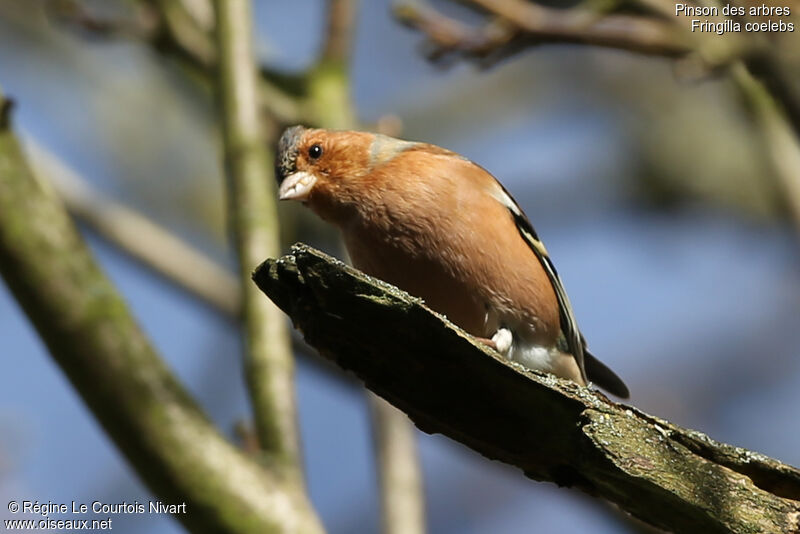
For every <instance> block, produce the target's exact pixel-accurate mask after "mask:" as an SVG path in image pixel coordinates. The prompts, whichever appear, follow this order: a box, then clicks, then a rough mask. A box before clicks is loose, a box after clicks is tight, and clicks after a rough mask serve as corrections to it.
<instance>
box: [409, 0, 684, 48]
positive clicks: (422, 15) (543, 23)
mask: <svg viewBox="0 0 800 534" xmlns="http://www.w3.org/2000/svg"><path fill="white" fill-rule="evenodd" d="M470 3H471V4H473V5H475V6H478V7H480V8H482V9H484V10H486V11H487V12H488V13H490V14H491V15H493V16H494V17H499V19H495V20H493V21H491V22H490V23H488V24H487V25H485V26H484V27H483V28H480V29H474V28H469V27H467V26H466V25H465V24H464V23H462V22H459V21H457V20H455V19H452V18H450V17H446V16H445V15H442V14H441V13H439V12H438V11H436V10H434V9H433V8H431V7H430V6H428V5H427V4H425V3H420V2H401V3H399V4H397V5H396V8H395V15H396V16H397V17H398V19H399V20H400V21H401V22H403V23H405V24H407V25H409V26H412V27H415V28H417V29H419V30H420V31H422V32H423V33H425V34H426V35H427V37H428V39H429V40H430V41H431V43H433V44H434V45H436V46H437V47H439V48H440V49H441V52H440V53H439V54H438V55H441V53H444V52H448V51H454V52H458V53H460V54H462V55H464V56H467V57H476V58H477V59H481V60H485V59H487V58H500V57H505V56H506V55H509V54H511V53H514V52H517V51H519V50H521V49H522V48H525V47H529V46H536V45H540V44H545V43H575V44H585V45H594V46H602V47H608V48H617V49H621V50H629V51H634V52H637V53H640V54H647V55H658V56H672V57H674V56H681V55H683V54H685V53H687V52H689V51H690V50H691V46H690V42H689V41H688V39H687V37H686V34H685V32H683V31H681V30H679V29H678V28H677V26H676V25H674V24H671V23H670V22H668V21H665V20H662V19H661V18H655V17H646V16H636V15H624V14H603V13H596V12H591V11H587V10H585V9H580V8H575V9H558V8H550V7H544V6H541V5H538V4H536V3H533V2H525V1H522V0H471V1H470ZM438 55H437V57H438Z"/></svg>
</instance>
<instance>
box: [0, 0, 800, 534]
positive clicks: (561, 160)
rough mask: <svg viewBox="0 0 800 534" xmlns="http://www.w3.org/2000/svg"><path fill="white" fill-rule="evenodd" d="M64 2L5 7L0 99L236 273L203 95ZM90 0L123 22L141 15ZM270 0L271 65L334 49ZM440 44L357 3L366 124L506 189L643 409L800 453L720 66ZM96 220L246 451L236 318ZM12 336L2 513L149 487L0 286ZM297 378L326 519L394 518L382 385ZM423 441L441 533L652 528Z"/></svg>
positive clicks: (30, 1) (781, 295)
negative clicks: (439, 57)
mask: <svg viewBox="0 0 800 534" xmlns="http://www.w3.org/2000/svg"><path fill="white" fill-rule="evenodd" d="M48 4H50V3H49V2H46V1H43V0H27V1H19V0H17V1H14V0H0V87H2V88H3V91H4V93H5V94H6V95H8V96H10V97H12V98H13V99H14V100H15V102H16V108H15V114H14V122H15V127H16V130H17V132H18V133H20V134H21V136H22V137H23V139H24V140H25V141H26V142H28V143H29V144H30V143H35V144H37V145H39V146H41V147H44V148H45V149H47V150H48V151H50V152H51V153H52V154H54V155H55V156H57V157H58V158H59V159H60V160H62V161H63V163H64V165H66V166H67V167H69V168H71V169H72V170H74V171H75V173H77V174H78V175H79V176H80V177H82V178H83V179H84V180H85V181H86V182H88V183H89V184H90V185H91V187H92V188H94V189H95V190H96V191H98V192H99V193H102V194H103V195H105V196H107V197H108V198H110V199H114V200H115V201H117V202H119V203H121V204H123V205H125V206H128V207H130V208H133V209H135V210H137V211H138V212H141V213H143V214H145V215H146V216H148V217H150V218H151V219H152V220H154V221H156V222H158V223H159V224H160V225H163V226H165V227H167V228H168V229H170V230H171V231H172V232H174V233H175V234H177V235H178V236H180V237H181V238H182V239H184V240H185V241H187V242H188V243H190V244H192V245H193V246H194V247H196V248H198V249H200V250H201V251H203V252H205V253H206V254H208V255H209V256H211V257H212V258H214V259H215V260H216V261H217V262H219V263H221V264H223V265H227V266H229V267H232V266H233V262H232V256H231V251H230V250H229V248H228V246H227V244H226V242H227V235H228V234H227V230H226V224H225V215H224V211H225V205H224V189H223V187H224V179H223V175H222V167H221V163H220V154H221V149H220V139H219V132H218V127H217V124H216V115H215V113H214V101H213V98H212V95H211V90H210V88H209V87H207V86H206V85H204V84H203V83H202V82H200V81H198V80H197V79H196V77H193V75H192V73H191V72H189V71H187V70H186V69H185V68H183V67H182V66H181V65H180V64H179V63H178V62H176V61H175V60H174V59H172V58H170V57H168V56H165V55H164V54H162V53H160V52H159V50H158V49H157V48H156V47H154V46H152V44H151V43H149V42H146V41H143V40H141V39H137V38H136V37H135V36H133V37H132V36H129V35H123V36H122V37H118V36H108V35H98V32H94V31H92V30H91V29H87V28H85V27H80V26H79V25H75V24H73V23H71V22H69V21H67V22H65V21H64V20H63V19H62V17H60V16H57V15H54V14H53V7H52V5H48ZM86 4H88V5H89V7H90V8H91V9H92V10H93V11H92V12H93V13H95V14H101V15H103V16H106V17H109V18H114V17H117V16H120V14H124V13H125V12H126V11H125V10H126V9H127V7H126V2H121V1H120V2H116V1H115V2H87V3H86ZM435 4H436V5H437V6H438V7H439V8H440V9H441V10H442V11H443V12H446V13H450V14H453V15H454V16H455V15H459V16H464V17H466V18H467V19H469V17H471V16H472V15H473V14H471V13H467V12H463V13H462V11H461V10H460V9H459V6H453V5H452V4H449V3H447V2H439V3H435ZM254 9H255V13H254V21H253V22H254V25H255V35H256V39H257V51H258V56H259V60H260V61H261V62H263V63H264V64H267V65H270V66H271V67H273V68H276V69H280V70H285V71H288V72H292V71H301V70H303V69H305V68H307V67H308V66H309V65H310V64H311V63H312V62H313V61H314V60H315V58H316V56H317V53H318V50H319V47H320V36H321V35H322V33H323V27H324V24H325V4H324V2H322V1H311V0H306V1H299V2H280V1H276V0H272V1H266V0H262V1H256V2H254ZM422 40H423V36H421V35H420V33H419V32H417V31H415V30H413V29H410V28H407V27H404V26H403V25H401V24H399V23H398V21H397V20H396V19H395V18H394V17H393V16H392V12H391V9H390V5H389V4H388V3H387V2H366V1H365V2H361V3H360V6H359V10H358V16H357V23H356V26H355V40H354V46H353V51H352V61H351V65H350V85H351V94H352V99H353V104H354V108H355V111H356V112H357V115H358V117H359V119H360V120H361V121H363V122H364V123H365V124H375V123H377V122H378V121H380V120H381V119H382V118H383V119H384V121H385V120H386V117H387V116H390V117H391V118H390V119H389V120H390V121H391V122H392V124H395V125H399V124H402V133H401V135H402V136H403V137H405V138H408V139H413V140H422V141H427V142H431V143H435V144H438V145H441V146H444V147H447V148H450V149H452V150H455V151H457V152H460V153H461V154H464V155H465V156H467V157H469V158H470V159H472V160H474V161H476V162H478V163H479V164H481V165H482V166H484V167H485V168H487V169H489V170H490V171H491V172H492V173H493V174H494V175H495V176H496V177H498V178H499V179H500V180H501V181H502V182H503V183H504V184H505V185H506V187H507V188H508V189H509V190H510V191H511V192H512V194H513V195H514V196H515V198H516V199H517V201H518V202H519V204H520V205H521V206H522V207H523V209H524V210H525V211H526V212H527V213H528V215H529V217H530V219H531V220H532V222H533V223H534V225H535V226H536V228H537V230H538V233H539V235H540V236H542V238H543V239H544V241H545V242H546V244H547V246H548V248H549V250H550V253H551V255H552V257H553V259H554V262H555V263H556V265H557V267H558V269H559V272H560V274H561V276H562V278H563V280H564V283H565V286H566V288H567V290H568V292H569V294H570V297H571V300H572V303H573V305H574V308H575V311H576V315H577V318H578V321H579V323H580V325H581V329H582V331H583V333H584V334H585V336H586V338H587V340H588V341H589V344H590V346H591V348H592V351H593V352H594V353H595V354H597V355H598V356H599V357H601V359H602V360H603V361H604V362H606V363H608V364H609V365H610V366H611V367H612V368H613V369H614V370H616V371H617V372H618V373H619V374H620V376H622V377H623V378H624V379H625V380H626V382H627V383H628V385H629V386H630V389H631V392H632V398H631V403H632V404H634V405H636V406H637V407H639V408H641V409H642V410H644V411H646V412H650V413H653V414H655V415H658V416H660V417H663V418H666V419H668V420H670V421H672V422H674V423H677V424H680V425H683V426H688V427H691V428H696V429H699V430H702V431H703V432H706V433H708V434H709V435H710V436H711V437H713V438H715V439H717V440H720V441H724V442H728V443H731V444H734V445H738V446H742V447H746V448H749V449H753V450H756V451H759V452H762V453H765V454H767V455H770V456H773V457H776V458H777V459H779V460H781V461H784V462H786V463H789V464H793V465H800V424H798V411H797V407H798V406H800V388H798V387H797V384H798V382H800V328H798V320H799V319H800V270H799V269H798V266H799V265H800V257H798V233H797V227H796V225H795V223H794V222H793V220H792V218H791V216H790V209H789V206H790V199H787V193H786V189H785V187H784V185H782V182H781V179H780V178H779V177H778V176H777V174H776V171H775V168H776V167H775V164H774V161H772V160H771V156H770V153H769V150H767V149H766V145H765V138H764V136H763V131H762V130H761V129H759V127H758V123H757V121H755V120H754V117H753V115H752V114H751V113H750V111H751V110H750V108H749V107H748V105H747V103H746V102H744V101H743V95H742V93H741V91H740V90H739V89H738V88H737V87H736V86H735V85H734V84H733V83H732V82H731V81H730V79H729V78H727V77H721V76H704V77H702V78H697V77H693V76H685V75H683V74H682V73H681V72H680V69H679V68H677V67H676V63H675V62H674V61H673V60H670V59H665V58H661V57H646V56H641V55H637V54H633V53H629V52H625V51H618V50H604V49H598V48H591V47H578V46H574V45H557V46H544V47H540V48H534V49H531V50H529V51H527V52H525V53H521V54H518V55H515V56H513V57H511V58H509V59H507V60H505V61H502V62H500V63H499V64H497V65H493V66H492V67H491V68H487V69H482V68H479V67H476V66H475V65H473V64H469V63H467V62H462V61H452V62H450V64H448V65H445V66H443V65H442V64H441V63H433V62H431V61H429V60H428V59H427V58H426V55H425V53H424V52H425V50H421V47H420V46H421V42H422ZM797 49H798V50H800V47H797ZM798 71H799V72H800V69H799V70H798ZM795 170H796V169H795ZM794 177H795V178H796V179H800V175H797V174H795V175H794ZM282 210H284V211H283V212H282V216H283V217H285V218H286V219H287V220H293V221H295V222H296V224H295V225H294V228H296V231H295V232H293V233H292V235H290V236H287V242H286V244H285V248H286V249H288V246H289V245H290V244H291V243H290V242H289V241H294V240H304V241H308V242H312V243H314V244H315V245H316V246H319V247H320V248H323V249H325V250H327V251H328V252H331V253H333V254H338V253H339V246H338V244H337V242H336V241H335V235H334V234H332V232H330V231H329V230H326V229H324V228H320V227H319V225H318V224H317V223H316V222H315V221H314V217H313V215H312V214H310V213H306V212H304V211H303V210H302V209H301V208H298V207H288V208H287V207H284V206H282ZM82 230H83V231H84V234H85V236H86V238H87V239H88V241H89V243H90V244H91V246H92V248H93V251H94V253H95V254H96V256H97V257H98V259H99V260H100V262H101V263H102V265H103V266H104V268H105V269H106V271H107V273H108V274H109V276H110V277H111V278H112V280H113V281H114V282H115V283H116V284H117V286H118V288H119V289H120V290H121V291H122V292H123V294H124V295H125V296H126V298H127V300H128V302H129V303H130V306H131V307H132V309H133V311H134V313H135V314H136V316H137V318H138V320H139V322H140V324H141V325H142V327H143V328H144V330H145V331H146V332H147V334H148V335H149V336H150V337H151V339H152V340H153V342H154V344H155V345H156V346H157V347H158V348H159V349H160V351H161V354H162V355H163V356H164V357H165V358H166V359H167V360H168V362H169V365H170V366H171V368H172V369H173V370H174V371H175V373H176V374H177V375H178V376H179V377H180V379H181V380H182V381H183V382H184V383H185V384H186V386H187V387H188V388H189V389H190V391H191V392H192V393H193V394H194V395H195V396H196V398H197V399H198V400H199V402H200V403H201V404H202V406H203V407H204V409H205V410H207V412H208V413H209V414H210V415H211V417H212V418H213V420H214V421H215V423H216V424H217V425H218V426H219V428H221V429H222V431H223V432H225V433H226V434H227V435H229V436H230V437H231V438H232V439H236V437H235V432H234V428H235V426H236V424H237V422H239V421H241V420H243V419H245V418H246V417H247V414H248V406H247V400H246V396H245V391H244V387H243V381H242V368H241V360H240V357H239V351H240V342H239V338H238V331H237V328H236V326H235V324H234V322H233V321H231V320H230V319H228V318H226V317H225V316H224V315H221V314H220V313H218V311H216V310H214V309H213V308H212V307H210V306H208V305H206V304H204V303H202V302H200V301H198V300H197V299H196V298H194V297H192V296H190V295H188V294H187V293H186V292H184V291H182V290H180V289H178V288H176V287H175V286H174V285H173V284H170V283H169V282H167V281H165V280H164V279H163V278H161V277H160V276H158V275H156V274H154V273H153V272H152V271H151V270H149V269H148V268H146V267H144V266H142V265H141V264H140V263H138V262H136V261H134V260H132V259H131V258H130V257H129V256H128V255H126V254H125V253H123V252H120V251H119V249H118V248H116V247H115V246H113V245H111V244H109V243H108V242H106V241H105V240H104V239H102V238H100V237H99V236H98V235H97V234H96V233H95V232H94V231H93V230H92V229H91V228H90V227H87V226H83V227H82ZM0 340H1V342H0V354H2V358H0V502H2V501H8V500H11V499H20V500H21V499H31V500H35V499H38V500H39V501H45V502H46V501H48V500H51V501H53V502H58V503H61V502H69V501H71V500H76V501H83V502H91V501H93V500H102V501H104V502H121V501H127V502H132V501H135V500H139V501H140V502H146V501H147V500H148V499H150V494H149V492H148V490H147V489H146V488H145V487H144V486H143V485H142V484H141V483H140V482H139V481H138V479H137V477H136V475H135V473H134V472H133V471H132V469H131V468H130V467H129V466H128V464H127V463H126V461H125V460H124V458H123V457H122V456H121V455H120V453H119V452H118V451H117V450H116V449H115V448H114V446H113V445H112V444H111V442H110V441H109V440H108V439H107V437H106V436H105V434H104V433H103V431H102V429H101V428H100V427H99V426H98V425H97V423H96V422H95V420H94V418H93V417H92V415H91V413H89V412H88V411H87V410H86V408H85V407H84V405H83V403H82V402H81V400H80V398H79V397H78V396H77V394H76V392H75V391H74V390H73V389H72V387H71V385H70V384H69V383H68V381H67V380H66V379H65V377H64V376H63V375H62V373H61V371H60V370H59V369H58V368H57V366H56V365H55V364H54V362H53V361H52V360H51V358H50V357H49V355H48V354H47V352H46V350H45V348H44V346H43V345H42V343H41V342H40V341H39V339H38V338H37V335H36V333H35V332H34V331H33V329H32V327H31V326H30V324H29V322H28V321H27V319H26V318H25V316H24V315H23V314H22V313H21V311H20V308H19V307H18V305H17V304H16V303H15V301H14V299H13V298H12V296H11V295H10V293H9V292H8V290H7V289H6V288H5V286H2V285H0ZM296 385H297V396H298V403H299V409H300V414H301V421H300V423H301V429H302V438H303V452H304V456H305V461H306V476H307V479H308V483H309V491H310V496H311V499H312V501H313V504H314V506H315V507H316V510H317V512H318V513H319V515H320V517H321V519H322V520H323V522H324V524H325V526H326V527H327V529H328V530H329V532H332V533H349V532H365V533H372V532H378V531H379V528H380V526H379V523H380V519H379V509H378V496H377V492H378V489H377V488H378V485H377V479H376V473H375V467H374V461H373V452H372V442H371V437H370V430H369V412H368V409H367V405H366V403H365V399H364V392H363V390H362V389H361V388H360V387H359V386H358V385H357V384H355V383H354V382H353V381H352V380H348V379H345V378H343V377H342V376H341V375H340V374H339V373H337V372H335V371H334V370H332V369H331V368H330V367H328V366H321V365H320V364H319V362H317V361H315V360H313V359H309V358H308V357H300V358H298V364H297V373H296ZM542 439H546V436H543V438H542ZM418 440H419V447H420V455H421V461H422V465H423V471H424V477H425V488H426V502H427V511H428V526H429V529H430V531H431V532H436V533H459V534H461V533H476V534H477V533H484V532H503V533H523V532H532V531H537V532H564V533H570V532H576V533H577V532H609V533H612V532H633V531H636V530H637V529H638V528H640V527H639V526H637V525H635V524H633V523H630V522H629V521H627V520H626V519H624V518H623V517H621V515H620V514H618V513H617V512H615V511H614V510H613V509H612V507H611V506H610V505H604V504H603V503H601V502H599V501H596V500H594V499H590V498H587V497H584V496H583V495H582V494H581V493H579V492H576V491H571V490H565V489H559V488H556V487H555V486H554V485H550V484H542V483H537V482H533V481H530V480H528V479H526V478H525V477H524V475H523V474H522V473H520V472H518V471H517V470H515V469H512V468H510V467H507V466H504V465H501V464H499V463H496V462H490V461H488V460H486V459H484V458H482V457H480V456H479V455H477V454H476V453H474V452H472V451H470V450H468V449H466V448H465V447H463V446H461V445H459V444H457V443H454V442H452V441H450V440H448V439H447V438H444V437H442V436H429V435H425V434H422V433H418ZM7 517H10V514H8V512H7V510H6V509H5V507H2V509H1V510H0V518H7ZM114 530H115V531H117V532H120V533H123V532H142V531H146V532H152V533H158V534H162V533H175V532H182V531H183V530H182V527H181V526H180V525H179V524H178V523H177V521H174V520H173V519H171V518H170V517H166V516H162V517H155V516H138V515H132V516H121V515H120V516H116V517H115V523H114Z"/></svg>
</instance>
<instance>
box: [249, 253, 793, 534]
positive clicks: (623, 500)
mask: <svg viewBox="0 0 800 534" xmlns="http://www.w3.org/2000/svg"><path fill="white" fill-rule="evenodd" d="M253 277H254V280H255V281H256V283H257V284H258V285H259V287H260V288H261V289H262V290H263V291H264V292H265V293H266V294H267V295H269V296H270V298H272V299H273V300H274V301H275V303H276V304H278V306H280V307H281V309H283V310H284V311H286V313H288V314H289V315H290V316H291V317H292V319H293V321H294V322H295V325H296V326H297V327H298V328H299V329H300V330H301V331H302V332H303V333H304V336H305V338H306V340H307V341H308V342H309V343H310V344H311V345H312V346H314V347H316V348H317V349H318V350H320V352H321V353H322V354H323V355H324V356H326V357H327V358H330V359H331V360H334V361H336V362H337V363H338V364H339V365H341V366H342V367H343V368H345V369H348V370H351V371H353V372H354V373H355V374H356V375H357V376H358V377H359V378H361V379H362V380H363V381H364V382H365V383H366V385H367V387H369V388H370V389H372V390H373V391H375V392H376V393H378V394H380V395H381V396H382V397H384V398H385V399H387V400H389V401H390V402H391V403H392V404H394V405H395V406H397V407H399V408H401V409H402V410H403V411H405V412H406V413H407V414H408V415H409V416H410V417H411V419H412V420H413V421H414V422H415V423H416V424H417V426H418V427H420V428H421V429H422V430H423V431H425V432H429V433H433V432H440V433H443V434H445V435H447V436H449V437H451V438H452V439H455V440H456V441H459V442H461V443H463V444H465V445H467V446H469V447H471V448H473V449H475V450H476V451H478V452H480V453H481V454H483V455H485V456H487V457H489V458H491V459H496V460H500V461H502V462H505V463H508V464H511V465H514V466H517V467H519V468H520V469H522V470H523V471H524V472H525V474H526V475H528V476H529V477H531V478H534V479H536V480H543V481H551V482H555V483H557V484H559V485H563V486H574V487H577V488H580V489H582V490H583V491H586V492H588V493H590V494H593V495H597V496H599V497H604V498H607V499H609V500H610V501H612V502H615V503H617V504H618V505H619V506H620V507H621V508H623V509H624V510H626V511H628V512H630V513H631V514H633V515H634V516H636V517H639V518H641V519H643V520H644V521H647V522H648V523H651V524H653V525H655V526H658V527H661V528H665V529H668V530H671V531H675V532H708V533H716V532H720V533H721V532H734V533H744V532H748V533H752V532H798V531H800V525H799V523H800V502H798V501H800V470H798V469H796V468H793V467H791V466H788V465H785V464H782V463H780V462H778V461H776V460H773V459H770V458H767V457H765V456H763V455H761V454H758V453H754V452H751V451H747V450H744V449H740V448H736V447H732V446H729V445H724V444H721V443H718V442H715V441H713V440H711V439H710V438H708V437H707V436H705V435H704V434H701V433H699V432H695V431H691V430H686V429H683V428H681V427H678V426H676V425H673V424H671V423H669V422H667V421H664V420H661V419H658V418H656V417H653V416H650V415H647V414H644V413H642V412H640V411H638V410H637V409H635V408H632V407H628V406H625V405H622V404H617V403H614V402H611V401H609V400H608V399H607V398H606V397H605V396H603V395H602V394H601V393H598V392H594V391H591V390H588V389H586V388H583V387H580V386H578V385H576V384H574V383H572V382H570V381H566V380H561V379H558V378H555V377H553V376H552V375H545V374H542V373H537V372H531V371H528V370H525V369H523V368H521V367H520V366H518V365H517V364H514V363H511V362H508V361H506V360H504V359H502V358H501V357H500V356H499V355H497V354H496V353H494V352H493V351H491V350H490V349H488V348H486V347H484V346H483V345H481V344H480V343H477V342H475V341H474V339H473V338H471V337H470V336H469V335H467V334H466V333H464V332H463V331H461V330H460V329H458V328H456V327H454V326H453V325H451V324H450V323H448V322H447V321H445V320H443V319H442V317H441V316H439V315H436V314H434V313H432V312H431V311H430V310H428V309H427V308H426V307H425V306H424V305H423V304H422V303H421V301H420V300H419V299H416V298H413V297H410V296H409V295H408V294H406V293H404V292H402V291H400V290H398V289H397V288H394V287H392V286H389V285H388V284H385V283H383V282H380V281H378V280H375V279H373V278H371V277H368V276H366V275H364V274H362V273H359V272H358V271H355V270H354V269H352V268H349V267H346V266H345V265H343V264H342V263H341V262H339V261H337V260H334V259H332V258H330V257H328V256H325V255H324V254H322V253H320V252H317V251H315V250H313V249H310V248H308V247H306V246H303V245H299V246H296V247H295V248H294V249H293V253H292V254H291V255H289V256H284V257H283V258H281V259H279V260H268V261H266V262H265V263H264V264H262V265H261V266H260V267H259V268H258V269H257V270H256V271H255V273H254V275H253Z"/></svg>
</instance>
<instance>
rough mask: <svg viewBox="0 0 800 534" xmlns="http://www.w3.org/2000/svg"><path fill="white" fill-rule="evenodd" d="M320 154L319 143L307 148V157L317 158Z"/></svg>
mask: <svg viewBox="0 0 800 534" xmlns="http://www.w3.org/2000/svg"><path fill="white" fill-rule="evenodd" d="M321 155H322V147H321V146H319V145H311V148H309V149H308V157H309V158H311V159H317V158H319V157H320V156H321Z"/></svg>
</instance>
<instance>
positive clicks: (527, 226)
mask: <svg viewBox="0 0 800 534" xmlns="http://www.w3.org/2000/svg"><path fill="white" fill-rule="evenodd" d="M495 183H496V184H497V185H498V186H499V187H500V190H501V191H502V192H503V195H502V198H498V200H499V201H500V202H502V203H503V205H504V206H506V208H508V211H509V213H510V214H511V216H512V217H513V219H514V223H515V224H516V226H517V230H519V233H520V235H521V236H522V239H524V240H525V242H526V243H527V244H528V246H529V247H530V249H531V250H532V251H533V253H534V254H535V255H536V257H537V258H538V259H539V262H540V263H541V264H542V267H543V268H544V271H545V272H546V273H547V277H548V278H549V279H550V283H551V284H552V285H553V290H554V291H555V293H556V299H558V314H559V318H560V321H561V333H562V334H563V335H564V340H565V341H566V344H567V351H568V352H569V353H570V354H572V355H573V356H574V357H575V361H577V362H578V368H579V369H580V370H581V377H583V380H584V381H585V382H587V383H588V382H589V380H588V378H587V377H586V369H585V367H584V357H583V353H584V349H585V344H584V341H583V336H582V335H581V333H580V330H578V323H577V321H576V320H575V314H574V313H573V312H572V305H571V304H570V302H569V297H567V292H566V290H565V289H564V285H563V284H562V283H561V278H559V276H558V272H557V271H556V267H555V265H553V262H552V261H551V260H550V256H549V255H548V254H547V249H546V248H545V246H544V243H542V242H541V240H540V239H539V236H538V235H536V230H534V229H533V225H532V224H531V221H530V220H528V217H527V216H526V215H525V213H523V211H522V209H520V207H519V205H518V204H517V203H516V201H515V200H514V198H513V197H512V196H511V194H509V192H508V191H507V190H506V188H505V187H503V184H501V183H500V182H498V181H496V180H495Z"/></svg>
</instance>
